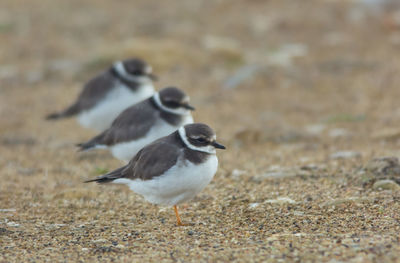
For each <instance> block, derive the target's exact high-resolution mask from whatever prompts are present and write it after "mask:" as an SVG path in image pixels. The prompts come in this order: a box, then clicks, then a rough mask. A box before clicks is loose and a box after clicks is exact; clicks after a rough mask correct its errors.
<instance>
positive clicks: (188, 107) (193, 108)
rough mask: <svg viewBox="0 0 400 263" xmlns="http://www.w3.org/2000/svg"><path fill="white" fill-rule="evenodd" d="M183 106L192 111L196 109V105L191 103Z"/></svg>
mask: <svg viewBox="0 0 400 263" xmlns="http://www.w3.org/2000/svg"><path fill="white" fill-rule="evenodd" d="M183 107H185V108H186V109H188V110H191V111H194V110H196V108H195V107H193V106H191V105H189V104H184V105H183Z"/></svg>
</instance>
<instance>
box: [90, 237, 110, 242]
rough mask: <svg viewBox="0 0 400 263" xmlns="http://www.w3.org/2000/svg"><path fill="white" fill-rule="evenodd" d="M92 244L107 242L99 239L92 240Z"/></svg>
mask: <svg viewBox="0 0 400 263" xmlns="http://www.w3.org/2000/svg"><path fill="white" fill-rule="evenodd" d="M92 242H93V243H106V242H108V240H107V239H104V238H101V239H97V240H93V241H92Z"/></svg>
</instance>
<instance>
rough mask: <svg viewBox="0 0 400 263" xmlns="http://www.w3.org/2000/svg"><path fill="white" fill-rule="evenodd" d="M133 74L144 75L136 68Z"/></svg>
mask: <svg viewBox="0 0 400 263" xmlns="http://www.w3.org/2000/svg"><path fill="white" fill-rule="evenodd" d="M131 74H132V75H136V76H139V75H142V72H141V71H140V70H134V71H132V72H131Z"/></svg>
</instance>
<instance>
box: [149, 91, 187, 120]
mask: <svg viewBox="0 0 400 263" xmlns="http://www.w3.org/2000/svg"><path fill="white" fill-rule="evenodd" d="M153 99H154V102H155V103H156V105H157V106H158V107H160V109H161V110H163V111H165V112H169V113H172V114H177V115H190V111H189V110H187V109H183V108H177V109H171V108H168V107H165V106H164V105H163V104H162V102H161V99H160V94H159V93H158V92H156V93H155V94H154V95H153Z"/></svg>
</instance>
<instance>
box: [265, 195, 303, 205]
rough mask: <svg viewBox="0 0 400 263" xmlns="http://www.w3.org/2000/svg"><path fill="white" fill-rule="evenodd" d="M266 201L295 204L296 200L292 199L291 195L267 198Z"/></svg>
mask: <svg viewBox="0 0 400 263" xmlns="http://www.w3.org/2000/svg"><path fill="white" fill-rule="evenodd" d="M265 203H269V204H284V203H289V204H295V203H296V201H294V200H293V199H290V198H289V197H278V198H276V199H269V200H265Z"/></svg>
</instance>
